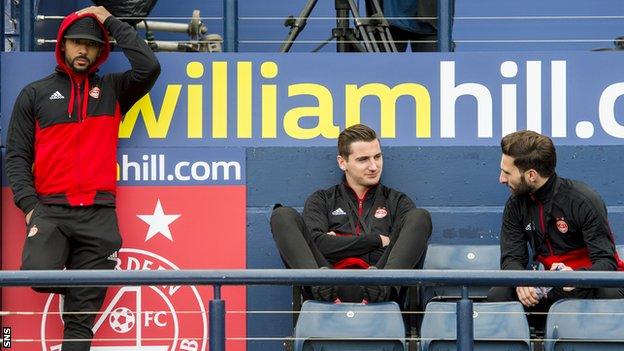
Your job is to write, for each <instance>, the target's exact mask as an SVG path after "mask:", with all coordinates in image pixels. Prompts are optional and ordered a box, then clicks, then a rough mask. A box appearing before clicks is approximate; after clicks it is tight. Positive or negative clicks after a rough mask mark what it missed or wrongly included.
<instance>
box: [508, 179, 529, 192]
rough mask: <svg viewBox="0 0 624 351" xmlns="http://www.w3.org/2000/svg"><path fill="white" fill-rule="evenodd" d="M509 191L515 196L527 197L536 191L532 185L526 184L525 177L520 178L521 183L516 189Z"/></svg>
mask: <svg viewBox="0 0 624 351" xmlns="http://www.w3.org/2000/svg"><path fill="white" fill-rule="evenodd" d="M509 189H510V190H511V193H512V194H514V195H515V196H523V195H527V194H530V193H532V192H533V191H534V189H533V187H532V186H531V184H529V183H527V182H526V180H525V179H524V176H521V177H520V183H519V184H518V185H517V186H516V188H515V189H512V188H509Z"/></svg>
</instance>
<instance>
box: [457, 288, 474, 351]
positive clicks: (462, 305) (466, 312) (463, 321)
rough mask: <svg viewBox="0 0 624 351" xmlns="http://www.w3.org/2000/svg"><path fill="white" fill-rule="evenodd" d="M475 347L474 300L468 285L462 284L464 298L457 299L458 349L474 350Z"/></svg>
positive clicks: (462, 350) (459, 350) (463, 350)
mask: <svg viewBox="0 0 624 351" xmlns="http://www.w3.org/2000/svg"><path fill="white" fill-rule="evenodd" d="M473 347H474V330H473V327H472V300H470V299H469V298H468V287H467V286H462V298H461V300H459V301H457V350H458V351H472V350H473Z"/></svg>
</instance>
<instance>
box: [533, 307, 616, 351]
mask: <svg viewBox="0 0 624 351" xmlns="http://www.w3.org/2000/svg"><path fill="white" fill-rule="evenodd" d="M544 350H546V351H555V350H556V351H572V350H574V351H594V350H599V351H607V350H614V351H615V350H624V299H619V300H573V299H567V300H559V301H557V302H555V303H554V304H553V305H552V306H551V307H550V310H549V311H548V320H547V322H546V337H545V340H544Z"/></svg>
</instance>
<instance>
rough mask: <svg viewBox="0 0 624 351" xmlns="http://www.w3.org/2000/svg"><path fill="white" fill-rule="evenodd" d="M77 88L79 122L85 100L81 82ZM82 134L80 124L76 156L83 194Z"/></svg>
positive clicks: (80, 121) (80, 192)
mask: <svg viewBox="0 0 624 351" xmlns="http://www.w3.org/2000/svg"><path fill="white" fill-rule="evenodd" d="M76 88H77V89H76V91H77V94H76V97H77V98H76V101H77V103H78V123H82V120H83V116H82V104H83V101H82V86H81V84H80V83H76ZM81 134H82V133H81V126H80V125H78V147H77V148H76V158H77V159H78V161H77V162H78V167H76V168H77V169H78V179H77V180H78V193H79V194H82V172H81V171H82V164H81V161H80V150H81V145H80V144H81V142H80V139H81V137H82V136H81ZM82 205H83V203H82V199H81V201H80V206H82Z"/></svg>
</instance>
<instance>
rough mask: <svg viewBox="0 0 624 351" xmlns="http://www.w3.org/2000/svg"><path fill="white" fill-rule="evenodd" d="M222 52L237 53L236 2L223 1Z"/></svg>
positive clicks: (232, 0) (231, 0) (234, 0)
mask: <svg viewBox="0 0 624 351" xmlns="http://www.w3.org/2000/svg"><path fill="white" fill-rule="evenodd" d="M223 51H224V52H237V51H238V0H223Z"/></svg>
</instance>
